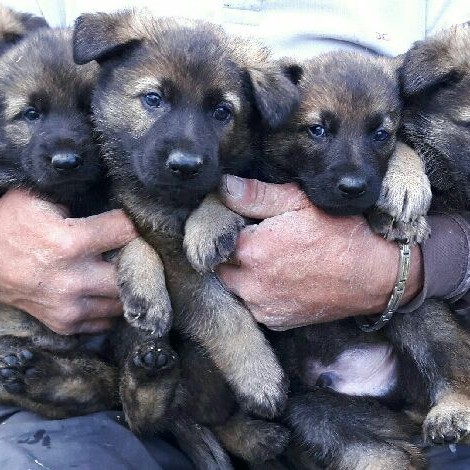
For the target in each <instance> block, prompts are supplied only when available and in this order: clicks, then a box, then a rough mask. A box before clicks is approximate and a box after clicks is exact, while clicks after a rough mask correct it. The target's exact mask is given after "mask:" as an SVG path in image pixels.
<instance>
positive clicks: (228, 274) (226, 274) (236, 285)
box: [216, 264, 247, 299]
mask: <svg viewBox="0 0 470 470" xmlns="http://www.w3.org/2000/svg"><path fill="white" fill-rule="evenodd" d="M216 273H217V277H218V278H219V280H220V281H221V282H222V284H223V285H224V286H225V288H226V289H227V290H229V291H230V292H232V293H234V294H235V295H236V296H238V297H240V298H241V299H244V297H243V293H244V289H243V285H244V283H245V281H246V277H247V274H246V271H245V270H244V269H243V268H241V267H238V266H233V265H231V264H219V266H217V268H216Z"/></svg>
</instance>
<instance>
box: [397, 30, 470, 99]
mask: <svg viewBox="0 0 470 470" xmlns="http://www.w3.org/2000/svg"><path fill="white" fill-rule="evenodd" d="M469 40H470V28H469V25H468V24H463V25H459V26H455V27H452V28H450V29H448V30H446V31H444V32H442V33H440V34H438V35H436V36H433V37H431V38H429V39H426V40H424V41H418V42H416V43H415V44H414V45H413V47H412V48H411V49H410V50H409V51H408V52H407V53H406V54H405V55H404V58H403V64H402V66H401V67H400V71H399V73H400V81H401V85H402V89H403V92H404V94H405V95H414V94H417V93H421V92H423V91H425V90H427V89H430V88H432V87H436V86H439V85H444V84H446V83H450V82H453V81H455V80H458V79H459V78H460V77H461V75H462V74H463V73H464V70H463V68H462V66H463V64H464V61H465V60H466V58H465V55H468V52H467V49H468V44H469Z"/></svg>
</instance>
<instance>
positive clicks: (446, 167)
mask: <svg viewBox="0 0 470 470" xmlns="http://www.w3.org/2000/svg"><path fill="white" fill-rule="evenodd" d="M469 45H470V25H469V24H468V23H465V24H462V25H458V26H455V27H453V28H451V29H448V30H445V31H442V32H441V33H439V34H436V35H435V36H433V37H430V38H429V39H426V40H425V41H420V42H417V43H415V44H414V46H413V47H412V48H411V49H410V50H409V51H408V52H407V53H406V55H405V57H404V61H403V66H402V67H401V69H400V76H401V82H402V87H403V93H404V95H405V108H404V113H403V132H404V135H405V138H406V139H407V140H408V141H409V142H410V143H411V145H413V147H414V148H415V149H416V150H417V152H418V153H419V154H420V156H421V157H422V159H423V161H424V164H425V167H426V173H427V175H428V177H429V180H430V182H431V187H432V190H433V208H434V207H436V208H438V209H448V210H450V211H456V210H459V211H462V210H468V209H469V207H470V203H469V201H470V153H469V151H468V148H469V145H470V133H469V126H470V115H469V112H468V110H469V109H470V93H469V92H468V90H469V86H470V65H469V64H470V51H469V49H468V46H469Z"/></svg>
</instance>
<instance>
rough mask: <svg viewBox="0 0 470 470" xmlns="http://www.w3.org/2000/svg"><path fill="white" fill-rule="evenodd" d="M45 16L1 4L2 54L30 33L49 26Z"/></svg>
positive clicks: (0, 37)
mask: <svg viewBox="0 0 470 470" xmlns="http://www.w3.org/2000/svg"><path fill="white" fill-rule="evenodd" d="M48 27H49V25H48V24H47V22H46V20H45V19H44V18H41V17H38V16H34V15H31V14H30V13H21V12H17V11H14V10H11V9H10V8H7V7H5V6H3V5H0V54H3V53H4V52H5V51H6V50H7V49H9V48H10V47H12V46H14V45H15V44H17V43H18V42H19V41H21V40H22V39H23V38H24V37H25V36H27V35H28V34H30V33H32V32H35V31H36V30H38V29H40V28H48Z"/></svg>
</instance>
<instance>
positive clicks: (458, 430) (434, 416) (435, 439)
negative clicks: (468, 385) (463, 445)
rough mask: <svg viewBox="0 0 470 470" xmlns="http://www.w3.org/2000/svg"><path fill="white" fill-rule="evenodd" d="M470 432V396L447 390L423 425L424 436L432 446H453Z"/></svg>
mask: <svg viewBox="0 0 470 470" xmlns="http://www.w3.org/2000/svg"><path fill="white" fill-rule="evenodd" d="M469 432H470V396H469V395H468V394H463V393H459V392H458V391H456V390H446V391H444V392H443V393H442V394H441V396H439V397H438V400H437V404H436V405H435V406H434V407H432V408H431V410H430V411H429V413H428V415H427V416H426V419H425V420H424V423H423V435H424V438H425V440H426V441H427V442H430V443H432V444H453V443H456V442H459V441H460V440H462V439H463V438H465V437H467V436H468V434H469Z"/></svg>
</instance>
